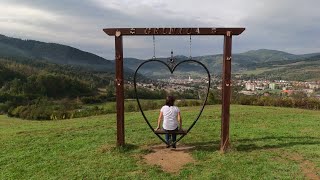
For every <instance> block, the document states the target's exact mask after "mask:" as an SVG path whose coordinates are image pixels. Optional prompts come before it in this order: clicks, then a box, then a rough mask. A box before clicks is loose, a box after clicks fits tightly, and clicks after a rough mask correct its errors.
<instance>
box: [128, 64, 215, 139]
mask: <svg viewBox="0 0 320 180" xmlns="http://www.w3.org/2000/svg"><path fill="white" fill-rule="evenodd" d="M150 62H159V63H162V64H163V65H165V66H166V67H167V68H168V69H169V71H170V72H171V74H173V72H174V70H175V69H176V68H177V67H178V66H179V65H180V64H182V63H188V62H194V63H197V64H200V65H201V66H202V67H203V68H204V69H205V70H206V72H207V75H208V82H209V83H208V88H207V94H206V98H205V100H204V101H203V104H202V107H201V110H200V112H199V114H198V116H197V117H196V119H195V120H194V121H193V123H192V124H191V125H190V127H189V128H188V130H187V131H186V133H185V134H182V135H181V136H180V138H178V139H177V140H176V141H175V142H172V143H171V144H167V142H166V141H165V140H164V139H163V137H161V136H160V135H159V134H157V133H156V132H155V130H154V129H153V127H152V126H151V124H150V122H149V120H148V119H147V117H146V116H145V114H144V112H143V110H142V107H141V104H140V100H139V97H138V93H137V83H136V76H137V73H138V70H139V69H140V68H141V67H142V66H143V65H145V64H146V63H150ZM170 65H172V67H170ZM170 65H169V64H167V63H165V62H164V61H161V60H158V59H151V60H147V61H144V62H143V63H141V64H140V65H139V66H138V68H137V69H136V71H135V73H134V79H133V80H134V92H135V95H136V99H137V103H138V106H139V109H140V112H141V114H142V116H143V118H144V120H145V121H146V123H147V124H148V126H149V128H150V129H151V130H152V132H153V133H154V134H155V135H157V136H158V138H159V139H161V140H162V141H163V142H164V143H166V144H167V145H172V144H175V143H177V142H178V141H180V140H181V139H182V138H183V137H184V136H186V135H187V134H188V132H189V131H190V130H191V129H192V128H193V126H194V125H195V124H196V123H197V121H198V120H199V118H200V116H201V114H202V111H203V109H204V107H205V105H206V102H207V99H208V95H209V90H210V82H211V77H210V73H209V70H208V68H207V67H206V66H205V65H204V64H203V63H201V62H199V61H197V60H193V59H188V60H183V61H180V62H179V63H177V64H176V65H174V64H170Z"/></svg>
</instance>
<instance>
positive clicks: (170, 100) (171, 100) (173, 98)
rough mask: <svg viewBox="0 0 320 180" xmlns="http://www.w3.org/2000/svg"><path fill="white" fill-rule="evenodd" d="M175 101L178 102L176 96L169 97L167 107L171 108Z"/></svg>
mask: <svg viewBox="0 0 320 180" xmlns="http://www.w3.org/2000/svg"><path fill="white" fill-rule="evenodd" d="M175 100H176V98H175V97H174V96H167V98H166V105H167V106H169V107H170V106H173V105H174V101H175Z"/></svg>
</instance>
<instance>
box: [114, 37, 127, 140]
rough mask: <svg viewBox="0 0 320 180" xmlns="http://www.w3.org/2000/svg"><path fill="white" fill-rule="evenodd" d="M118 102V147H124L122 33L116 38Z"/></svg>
mask: <svg viewBox="0 0 320 180" xmlns="http://www.w3.org/2000/svg"><path fill="white" fill-rule="evenodd" d="M115 51H116V57H115V61H116V62H115V65H116V67H115V68H116V79H115V85H116V101H117V146H124V137H125V136H124V89H123V84H124V82H123V43H122V35H121V32H120V31H118V32H117V34H116V36H115Z"/></svg>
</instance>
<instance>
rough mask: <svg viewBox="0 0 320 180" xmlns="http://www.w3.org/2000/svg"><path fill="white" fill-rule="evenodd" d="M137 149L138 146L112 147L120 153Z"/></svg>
mask: <svg viewBox="0 0 320 180" xmlns="http://www.w3.org/2000/svg"><path fill="white" fill-rule="evenodd" d="M138 148H139V146H138V145H135V144H125V145H124V146H119V147H114V148H113V150H114V151H117V152H120V153H128V152H131V151H134V150H136V149H138Z"/></svg>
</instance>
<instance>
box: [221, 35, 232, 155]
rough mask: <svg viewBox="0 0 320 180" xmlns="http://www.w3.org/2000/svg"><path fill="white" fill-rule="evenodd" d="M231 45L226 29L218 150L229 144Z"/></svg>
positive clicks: (226, 147)
mask: <svg viewBox="0 0 320 180" xmlns="http://www.w3.org/2000/svg"><path fill="white" fill-rule="evenodd" d="M231 47H232V34H231V31H227V32H226V35H224V47H223V74H222V75H223V77H222V114H221V143H220V151H221V152H223V153H224V152H225V151H226V150H227V149H228V148H229V146H230V139H229V124H230V97H231V96H230V95H231V59H232V57H231Z"/></svg>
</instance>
